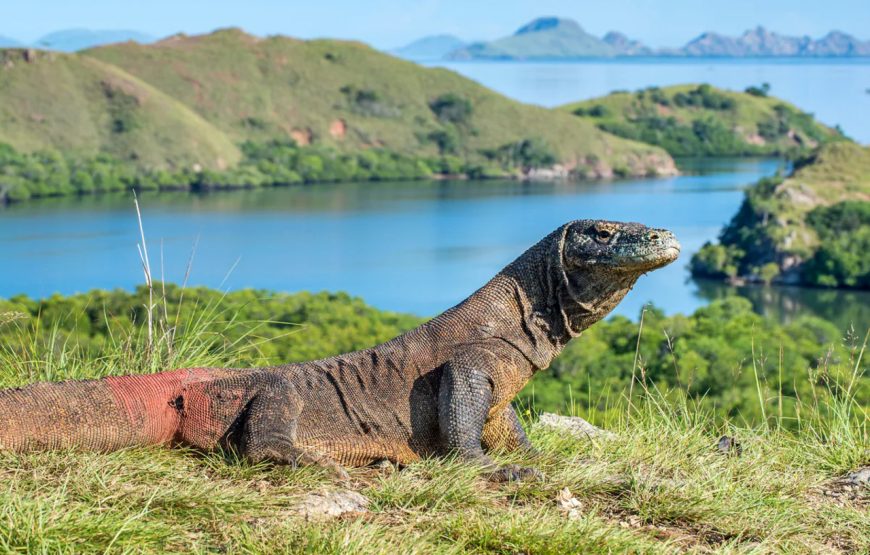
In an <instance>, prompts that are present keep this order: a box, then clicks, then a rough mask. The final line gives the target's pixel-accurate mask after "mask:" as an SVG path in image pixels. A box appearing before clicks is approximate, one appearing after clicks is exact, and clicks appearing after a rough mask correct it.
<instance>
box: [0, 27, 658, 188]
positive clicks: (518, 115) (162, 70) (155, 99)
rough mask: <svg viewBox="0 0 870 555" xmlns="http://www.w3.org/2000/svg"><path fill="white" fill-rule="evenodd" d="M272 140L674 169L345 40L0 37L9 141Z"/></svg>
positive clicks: (108, 149)
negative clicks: (55, 41) (30, 42)
mask: <svg viewBox="0 0 870 555" xmlns="http://www.w3.org/2000/svg"><path fill="white" fill-rule="evenodd" d="M275 141H278V142H283V143H293V144H294V145H295V146H297V147H310V148H321V149H331V150H332V151H334V152H335V153H336V154H341V153H351V152H357V153H358V152H362V151H380V152H390V153H393V154H395V155H397V156H405V157H412V158H414V159H417V160H418V161H419V160H425V161H428V162H427V163H428V169H429V170H431V171H435V172H438V171H440V168H438V167H434V168H433V167H432V166H433V165H435V166H437V164H433V163H431V159H444V158H447V157H452V158H453V159H454V160H453V161H456V160H458V161H459V165H460V166H469V165H475V164H476V165H478V166H480V168H479V170H478V173H486V172H493V173H500V172H502V173H503V172H510V171H529V170H530V169H533V168H536V167H551V166H553V165H554V164H556V163H560V164H562V165H563V166H564V167H563V171H566V172H573V173H575V174H577V175H579V176H589V177H598V176H609V175H612V174H614V173H617V174H626V175H646V174H655V173H671V172H673V171H674V168H673V162H672V160H671V159H670V157H669V156H668V155H667V154H666V153H665V152H663V151H662V150H660V149H658V148H656V147H651V146H648V145H642V144H638V143H635V142H632V141H627V140H624V139H621V138H618V137H615V136H613V135H610V134H608V133H605V132H602V131H600V130H599V129H597V128H596V127H595V126H594V125H593V124H591V123H589V122H583V121H578V119H577V118H573V117H571V115H570V114H565V113H560V112H557V111H554V110H547V109H544V108H539V107H535V106H529V105H525V104H521V103H519V102H515V101H513V100H510V99H508V98H506V97H504V96H502V95H500V94H497V93H495V92H493V91H490V90H489V89H486V88H485V87H483V86H481V85H478V84H477V83H475V82H473V81H471V80H469V79H466V78H464V77H461V76H459V75H458V74H456V73H453V72H451V71H448V70H444V69H427V68H423V67H420V66H417V65H415V64H412V63H410V62H406V61H403V60H399V59H396V58H394V57H392V56H389V55H386V54H383V53H380V52H378V51H376V50H374V49H372V48H369V47H368V46H365V45H363V44H359V43H354V42H341V41H333V40H314V41H300V40H295V39H291V38H287V37H280V36H279V37H270V38H266V39H260V38H256V37H253V36H250V35H247V34H245V33H244V32H242V31H240V30H237V29H227V30H221V31H216V32H214V33H211V34H209V35H202V36H184V35H177V36H173V37H170V38H168V39H164V40H162V41H159V42H157V43H154V44H149V45H141V44H137V43H134V42H128V43H122V44H115V45H110V46H105V47H100V48H95V49H91V50H86V51H83V52H80V53H77V54H62V53H57V52H42V51H38V50H29V49H6V50H0V143H6V144H8V145H9V146H10V147H11V148H12V149H13V150H14V151H16V152H19V153H24V154H26V153H32V152H36V151H43V150H48V151H54V152H55V153H59V154H60V155H61V156H64V157H74V158H77V159H80V158H82V157H88V156H91V157H93V156H97V155H107V156H110V157H112V158H113V159H116V160H119V161H121V162H123V163H127V164H132V165H135V166H136V167H137V168H140V169H146V170H169V171H176V172H177V171H181V170H184V169H190V168H203V169H207V170H225V169H228V168H234V167H236V166H237V165H238V163H239V161H240V160H242V159H243V156H244V155H243V152H242V150H243V149H242V148H241V146H242V145H243V143H245V142H250V143H253V144H254V145H263V144H267V143H271V142H275ZM455 165H456V164H453V166H450V164H448V166H450V168H449V169H456V168H455V167H454V166H455ZM259 169H260V170H262V168H259ZM459 169H462V168H461V167H460V168H459ZM2 173H5V174H7V175H8V174H9V173H10V172H2ZM12 173H14V172H12ZM266 173H267V174H268V171H266ZM422 173H426V172H425V171H423V172H422ZM266 177H268V175H267V176H266ZM327 177H329V176H327Z"/></svg>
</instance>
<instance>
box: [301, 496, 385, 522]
mask: <svg viewBox="0 0 870 555" xmlns="http://www.w3.org/2000/svg"><path fill="white" fill-rule="evenodd" d="M368 506H369V500H368V498H367V497H365V496H364V495H362V494H360V493H357V492H355V491H351V490H339V491H332V492H319V493H309V494H308V495H307V496H306V497H305V499H303V500H302V502H301V503H299V505H297V506H296V507H294V510H293V512H295V513H297V514H299V515H301V516H303V517H304V518H305V520H320V519H330V518H336V517H339V516H342V515H344V514H347V513H365V512H368Z"/></svg>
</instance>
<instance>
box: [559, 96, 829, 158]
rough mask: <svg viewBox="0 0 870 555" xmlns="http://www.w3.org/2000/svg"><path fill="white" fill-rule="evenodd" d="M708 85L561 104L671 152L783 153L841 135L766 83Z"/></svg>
mask: <svg viewBox="0 0 870 555" xmlns="http://www.w3.org/2000/svg"><path fill="white" fill-rule="evenodd" d="M748 90H749V91H751V93H750V92H733V91H727V90H723V89H718V88H715V87H712V86H710V85H678V86H673V87H664V88H658V87H651V88H648V89H643V90H640V91H637V92H615V93H612V94H609V95H607V96H605V97H601V98H594V99H591V100H586V101H583V102H577V103H573V104H568V105H566V106H564V107H563V109H564V110H565V111H568V112H571V113H573V114H575V115H577V116H579V117H581V118H582V119H583V120H586V121H591V122H592V123H594V124H595V125H597V126H598V127H599V128H600V129H603V130H606V131H609V132H610V133H614V134H616V135H619V136H621V137H626V138H630V139H634V140H638V141H643V142H645V143H649V144H654V145H658V146H661V147H662V148H664V149H665V150H667V151H668V152H669V153H670V154H671V155H673V156H742V155H770V154H786V153H791V152H794V151H801V150H807V149H812V148H814V147H816V146H818V145H820V144H824V143H827V142H831V141H835V140H842V139H843V138H844V137H843V136H842V134H841V133H840V132H839V131H838V130H836V129H832V128H830V127H827V126H825V125H822V124H821V123H819V122H817V121H816V120H815V119H813V116H812V115H811V114H807V113H805V112H802V111H800V110H799V109H798V108H796V107H795V106H793V105H791V104H789V103H787V102H784V101H782V100H780V99H778V98H774V97H770V96H767V90H766V88H758V87H751V88H750V89H748Z"/></svg>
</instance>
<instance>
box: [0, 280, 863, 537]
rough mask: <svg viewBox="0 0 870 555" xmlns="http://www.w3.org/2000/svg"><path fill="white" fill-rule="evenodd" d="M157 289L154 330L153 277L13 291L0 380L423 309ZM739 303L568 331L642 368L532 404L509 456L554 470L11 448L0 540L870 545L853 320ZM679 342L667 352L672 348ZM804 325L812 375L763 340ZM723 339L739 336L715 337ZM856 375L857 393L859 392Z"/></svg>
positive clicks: (391, 323)
mask: <svg viewBox="0 0 870 555" xmlns="http://www.w3.org/2000/svg"><path fill="white" fill-rule="evenodd" d="M159 291H160V288H159V287H158V292H159ZM166 299H167V301H166V305H165V306H164V305H163V300H162V299H161V307H160V309H159V310H158V311H157V315H156V328H155V333H154V340H153V341H152V342H149V341H148V340H147V337H148V336H147V334H146V333H145V329H144V328H143V326H142V325H141V322H143V321H144V320H145V316H144V313H143V310H144V309H143V306H144V305H146V304H147V303H148V296H147V292H146V291H145V290H140V291H138V292H137V293H136V294H133V295H131V294H127V293H123V292H112V293H105V292H92V293H91V294H88V295H78V296H74V297H66V298H64V297H54V298H52V299H48V300H46V301H43V302H36V301H30V300H27V299H24V298H17V299H12V300H11V302H3V303H0V336H2V341H0V385H2V386H15V385H20V384H24V383H29V382H32V381H37V380H61V379H69V378H89V377H100V376H105V375H109V374H118V373H126V372H152V371H156V370H159V369H163V368H169V367H185V366H187V367H190V366H200V365H201V366H237V365H242V364H249V363H251V362H260V363H276V362H281V361H286V360H298V359H300V358H311V357H317V356H324V355H327V354H332V353H336V352H341V351H345V350H348V349H352V348H360V347H365V346H368V345H371V344H374V343H376V342H378V341H382V340H384V339H386V338H388V337H390V336H391V335H393V334H395V333H397V332H398V331H400V330H402V329H406V328H407V327H409V326H412V325H414V324H415V322H416V321H417V320H416V319H415V318H412V317H407V316H402V315H397V314H391V313H383V312H380V311H377V310H374V309H371V308H370V307H367V306H365V305H364V304H363V303H362V302H360V301H359V300H353V299H350V298H348V297H346V296H344V295H340V294H339V295H328V294H317V295H309V294H299V295H282V294H270V293H267V292H264V291H242V292H237V293H231V294H229V295H227V296H223V295H222V294H221V293H220V292H217V291H206V290H188V291H187V292H186V293H185V295H184V300H183V301H182V300H181V295H180V290H178V289H177V288H169V289H167V293H166ZM740 305H741V303H736V304H735V303H717V304H716V305H714V306H712V307H710V309H709V310H706V311H703V312H702V311H699V313H697V314H696V315H694V316H692V317H691V320H689V319H687V317H684V316H678V317H674V318H673V319H667V320H662V319H660V318H651V319H648V320H646V321H645V325H644V328H643V333H642V335H643V339H642V340H641V341H640V346H639V347H638V348H637V354H635V353H633V352H630V351H633V350H634V349H635V345H637V344H638V334H639V333H640V329H639V327H638V326H637V325H636V324H633V323H629V322H627V321H625V322H622V321H621V322H616V323H613V324H604V325H602V324H599V325H597V326H595V327H594V328H592V329H591V330H590V332H591V333H592V335H591V336H590V337H587V336H586V334H584V337H583V338H580V339H578V340H577V341H575V343H574V344H577V345H578V346H579V352H580V353H581V356H586V357H588V358H589V359H590V360H592V359H595V358H596V357H597V356H598V355H599V354H601V353H602V351H607V350H611V349H612V350H620V351H625V353H623V354H620V355H619V356H620V358H619V359H612V362H613V363H614V364H615V366H614V368H616V371H613V370H612V369H611V370H609V371H608V373H609V374H610V375H611V377H614V378H615V377H617V376H621V377H622V378H628V377H629V376H632V375H634V376H635V377H636V379H637V381H636V383H635V388H634V390H633V391H634V394H633V395H632V397H631V399H632V403H631V406H630V407H629V406H627V405H626V404H625V403H621V404H620V405H619V406H620V410H612V411H601V410H596V409H595V408H594V406H593V407H592V408H590V407H589V406H588V405H586V408H583V407H584V404H583V403H584V402H585V401H586V399H587V398H588V399H592V400H594V401H596V403H597V402H601V403H603V404H604V405H605V406H606V405H607V401H608V400H607V399H605V398H604V396H605V395H606V391H609V390H608V389H607V388H604V389H602V390H601V391H595V392H590V393H589V394H588V397H587V394H586V393H585V392H583V393H581V392H580V391H578V390H574V397H573V398H572V397H571V391H570V390H569V391H562V398H563V400H564V399H565V398H568V399H569V400H576V402H577V404H576V408H577V410H578V411H581V412H582V413H583V414H584V415H586V416H587V417H589V418H590V419H592V420H594V421H595V422H596V423H597V424H599V425H602V426H605V427H606V428H608V429H609V430H612V431H613V432H615V435H614V436H613V437H601V438H595V439H592V440H590V439H588V438H574V437H571V436H570V435H568V434H566V433H563V432H554V431H551V430H548V429H547V428H543V427H541V426H539V425H537V424H536V423H535V422H534V416H531V415H529V414H528V413H525V412H523V419H524V424H525V425H526V427H527V428H529V429H530V437H531V440H532V442H533V444H534V445H535V447H536V448H538V449H539V450H540V451H541V454H540V456H537V457H535V458H533V459H523V458H520V457H518V456H516V455H513V456H510V455H500V456H498V457H497V458H498V459H499V460H501V461H503V462H513V463H521V464H526V465H533V466H536V467H537V468H539V469H540V470H542V471H543V472H544V474H545V477H544V479H543V480H542V481H540V482H532V483H521V484H516V483H514V484H503V485H493V484H488V483H486V482H484V481H483V480H482V479H480V478H479V477H478V469H477V468H475V467H474V466H472V465H468V464H461V463H457V462H456V461H451V460H440V459H439V460H429V461H423V462H420V463H416V464H412V465H410V466H409V467H407V468H405V469H404V470H401V471H398V472H397V471H395V470H393V469H389V468H387V469H354V470H352V471H351V480H350V481H349V482H348V483H343V484H338V483H335V481H334V480H333V479H332V478H331V477H330V476H329V475H327V474H326V473H324V472H322V471H321V470H319V469H316V468H302V469H290V468H286V467H271V466H268V465H256V466H254V465H250V464H248V463H245V462H244V461H239V460H238V458H237V457H236V456H234V455H233V454H232V453H214V454H202V453H197V452H193V451H188V450H166V449H159V448H137V449H128V450H125V451H121V452H117V453H110V454H94V453H76V452H54V453H36V454H25V455H16V454H10V453H0V478H2V480H3V482H4V484H6V487H4V488H2V490H0V515H2V522H3V525H2V526H0V549H2V550H3V551H8V552H69V553H81V552H127V551H130V552H145V553H166V552H179V553H182V552H183V553H189V552H229V553H237V552H246V553H276V552H282V553H284V552H286V553H349V552H352V553H388V552H389V553H462V552H473V553H542V554H548V553H553V554H557V553H662V554H664V553H674V552H690V553H769V552H770V553H779V552H783V553H832V554H837V553H865V552H867V551H868V550H870V538H868V536H867V534H866V530H867V529H868V526H870V518H868V512H867V508H868V506H870V489H868V486H867V485H859V484H854V483H852V482H851V481H850V480H849V479H848V478H847V476H848V475H849V473H850V471H853V470H856V469H858V468H860V467H862V466H866V465H867V464H868V463H870V459H868V447H870V436H868V428H867V424H868V415H867V412H866V411H867V402H868V400H867V397H866V393H867V386H868V384H867V380H868V378H867V377H866V374H865V369H866V362H864V361H863V360H862V358H861V354H860V353H861V351H862V342H861V339H860V338H858V339H857V340H856V339H855V338H854V337H852V338H849V339H848V340H847V342H846V344H844V343H843V342H841V340H840V339H839V334H836V333H835V334H834V335H832V336H831V335H829V331H828V330H827V328H826V327H825V326H824V325H819V324H818V323H815V324H813V323H812V322H809V321H808V322H805V323H804V324H803V326H802V327H801V328H800V329H799V328H798V327H793V328H792V329H789V330H785V329H784V328H782V327H780V326H776V325H775V324H772V323H769V322H768V323H766V324H764V325H761V326H759V325H757V324H758V323H759V319H758V317H757V316H754V315H752V314H751V313H748V312H747V311H746V310H745V309H741V308H740ZM291 323H292V324H296V325H292V324H291ZM692 328H697V329H696V330H695V332H693V331H692ZM791 337H794V338H800V343H793V342H791V340H790V338H791ZM687 338H688V339H689V341H690V342H689V343H688V344H686V343H685V341H684V340H685V339H687ZM590 339H591V340H590ZM735 339H736V340H735ZM753 341H754V342H755V343H754V344H753V343H752V342H753ZM865 341H866V340H865ZM666 343H667V344H670V345H672V346H673V349H672V352H670V353H669V352H668V350H669V349H668V348H667V347H665V348H663V345H665V344H666ZM574 344H572V345H574ZM605 345H610V346H609V347H607V346H605ZM717 345H719V346H717ZM810 345H814V348H815V349H816V350H817V352H818V353H819V354H820V355H821V354H823V353H825V352H827V350H828V349H832V350H833V354H831V355H830V356H828V357H826V358H824V359H823V361H822V362H821V363H820V365H818V366H803V363H800V364H798V366H800V370H801V371H800V375H794V376H788V375H787V376H785V377H783V376H782V374H779V372H780V370H779V369H778V368H777V363H776V362H775V361H773V360H771V359H774V358H777V357H776V356H771V355H772V354H773V353H776V352H777V351H778V347H781V348H782V349H783V351H784V352H783V358H784V359H785V360H786V363H785V366H786V367H790V366H789V365H790V364H791V362H790V359H791V358H792V357H793V356H797V357H799V358H800V357H803V356H804V355H803V354H796V351H797V352H798V353H802V352H803V351H804V350H805V349H806V348H808V347H809V346H810ZM864 346H866V345H864ZM685 347H691V349H685ZM721 349H725V350H726V352H728V350H730V354H728V355H726V356H724V357H722V356H720V355H721V353H722V352H723V351H722V350H721ZM753 349H754V350H753ZM696 351H697V353H698V354H695V352H696ZM648 357H649V360H654V359H658V358H662V359H669V360H670V361H671V362H670V363H671V364H672V369H673V372H674V373H675V374H677V380H678V382H679V381H680V380H682V381H683V383H686V380H688V379H691V376H692V375H693V374H694V375H696V376H697V379H698V380H699V381H698V382H696V383H697V384H698V386H699V392H700V391H701V388H702V387H703V383H702V382H701V381H700V380H704V379H706V380H714V381H715V380H718V381H719V382H720V383H723V384H728V391H729V392H734V393H735V394H736V395H737V396H742V395H743V393H744V388H743V386H742V385H741V386H740V387H739V388H735V387H733V385H732V382H731V378H732V376H733V375H734V374H736V375H740V374H743V375H753V376H757V377H756V378H755V379H754V381H753V380H750V381H753V383H752V384H751V385H752V387H751V389H752V391H749V392H748V393H747V394H748V396H749V397H752V396H753V395H754V396H755V398H756V399H757V403H758V404H759V405H763V406H765V407H766V410H767V411H768V412H767V415H768V416H767V418H762V419H758V420H754V422H753V423H752V424H746V423H743V421H742V420H741V419H740V418H736V417H730V416H728V415H725V418H724V419H723V418H722V416H723V413H721V412H718V411H717V412H715V413H714V412H710V411H708V410H707V409H706V408H704V407H701V406H699V405H697V404H696V403H695V402H694V401H689V402H684V401H679V400H677V401H674V400H673V399H669V398H665V396H664V395H663V394H660V393H659V392H658V391H657V390H656V389H655V388H656V387H662V390H661V391H663V392H666V390H665V389H664V385H663V382H662V381H661V380H662V379H663V378H664V376H663V375H659V376H654V375H653V374H650V373H647V370H648V369H649V370H652V369H653V368H654V365H653V366H651V365H648V364H647V358H648ZM566 362H567V361H566ZM594 362H595V363H596V366H598V365H597V360H595V361H594ZM708 363H709V364H718V363H722V364H724V365H725V366H726V367H727V368H728V370H725V371H723V370H722V368H718V367H713V366H707V364H708ZM555 371H556V372H560V373H563V372H565V371H566V368H565V367H564V366H563V367H562V368H561V369H555ZM548 373H549V372H548ZM548 373H544V374H542V375H541V377H543V376H546V374H548ZM581 374H582V372H581ZM778 374H779V379H777V375H778ZM583 379H585V375H583V376H582V377H578V381H581V382H582V380H583ZM792 379H793V380H794V383H792ZM593 380H597V378H593ZM535 382H537V383H538V384H541V381H540V380H538V379H537V378H536V380H535ZM594 383H595V385H596V387H597V386H598V385H600V384H599V382H597V381H594ZM626 385H627V382H623V383H622V386H623V387H624V386H626ZM793 385H794V386H795V387H796V388H797V389H796V391H799V393H800V394H799V396H796V395H795V392H792V391H791V389H790V388H791V387H792V386H793ZM859 391H863V392H864V393H863V394H864V395H865V397H863V400H861V398H859V397H857V396H856V395H857V393H858V392H859ZM624 393H625V392H624ZM699 395H703V394H702V393H700V394H699ZM625 398H627V393H625V397H620V396H619V395H614V396H612V397H611V400H612V401H613V402H614V404H618V403H619V402H620V399H623V400H624V399H625ZM714 414H716V415H718V416H716V417H714V416H713V415H714ZM723 435H727V436H730V437H734V438H736V440H737V442H738V443H739V444H740V446H741V447H740V450H739V452H738V451H737V450H731V451H727V453H723V452H721V451H720V450H719V449H717V441H718V439H719V438H720V437H721V436H723ZM340 489H352V490H355V491H357V492H359V493H361V494H363V495H364V496H366V497H367V498H368V499H369V501H370V504H369V507H368V510H367V511H364V512H351V513H348V514H345V515H343V516H342V517H340V518H334V519H327V520H325V521H324V520H307V519H306V518H305V517H304V516H303V515H302V514H300V513H299V505H300V503H301V502H302V501H303V499H305V498H306V496H307V495H309V494H310V493H312V492H318V493H323V492H330V491H335V490H340ZM566 489H567V491H566Z"/></svg>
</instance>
